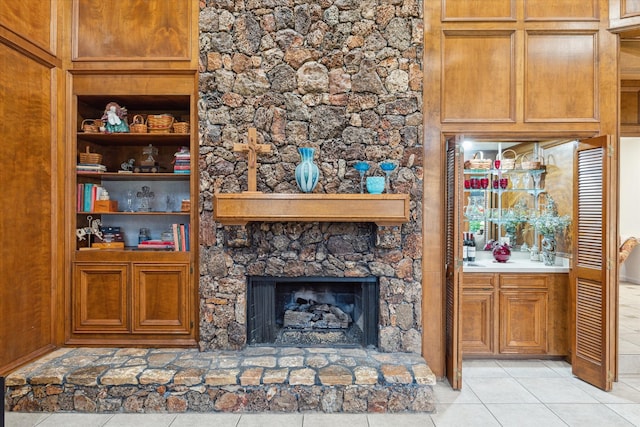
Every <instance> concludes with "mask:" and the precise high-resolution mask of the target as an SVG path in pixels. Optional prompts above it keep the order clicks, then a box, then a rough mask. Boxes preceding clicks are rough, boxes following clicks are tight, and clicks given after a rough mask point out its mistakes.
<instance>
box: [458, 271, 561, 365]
mask: <svg viewBox="0 0 640 427" xmlns="http://www.w3.org/2000/svg"><path fill="white" fill-rule="evenodd" d="M568 294H569V289H568V277H567V275H566V274H559V273H558V274H546V273H537V274H525V273H521V274H514V273H466V274H465V275H464V285H463V290H462V351H463V355H464V356H465V357H471V356H506V357H509V356H517V355H529V356H566V355H568V352H569V344H568V324H567V322H568V317H567V311H568Z"/></svg>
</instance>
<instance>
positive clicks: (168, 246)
mask: <svg viewBox="0 0 640 427" xmlns="http://www.w3.org/2000/svg"><path fill="white" fill-rule="evenodd" d="M138 249H164V250H174V244H173V242H169V241H166V240H145V241H142V242H140V243H138Z"/></svg>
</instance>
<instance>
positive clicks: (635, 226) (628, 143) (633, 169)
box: [620, 138, 640, 284]
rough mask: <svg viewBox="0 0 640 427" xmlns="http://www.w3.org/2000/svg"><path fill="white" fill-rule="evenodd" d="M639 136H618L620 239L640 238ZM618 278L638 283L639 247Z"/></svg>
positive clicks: (626, 262)
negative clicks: (638, 189)
mask: <svg viewBox="0 0 640 427" xmlns="http://www.w3.org/2000/svg"><path fill="white" fill-rule="evenodd" d="M638 159H640V138H620V239H621V242H622V241H624V239H625V238H627V237H631V236H635V237H638V238H640V221H638V212H639V211H640V198H639V197H638V193H637V188H636V186H637V185H638V182H640V168H638ZM620 279H621V280H624V281H627V282H631V283H636V284H640V249H638V248H636V249H635V250H633V251H632V252H631V255H629V257H628V258H627V260H626V261H625V262H624V264H622V266H621V269H620Z"/></svg>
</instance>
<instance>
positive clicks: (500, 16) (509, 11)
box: [442, 0, 516, 21]
mask: <svg viewBox="0 0 640 427" xmlns="http://www.w3.org/2000/svg"><path fill="white" fill-rule="evenodd" d="M515 3H516V2H515V0H442V11H443V13H442V16H443V19H442V20H443V21H449V20H471V21H473V20H505V19H515V14H516V4H515Z"/></svg>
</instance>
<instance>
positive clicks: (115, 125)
mask: <svg viewBox="0 0 640 427" xmlns="http://www.w3.org/2000/svg"><path fill="white" fill-rule="evenodd" d="M102 120H104V122H105V125H104V128H105V131H106V132H111V133H126V132H129V125H128V124H127V109H126V108H125V107H121V106H120V105H118V103H117V102H110V103H108V104H107V106H106V107H105V109H104V114H103V115H102Z"/></svg>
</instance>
